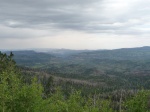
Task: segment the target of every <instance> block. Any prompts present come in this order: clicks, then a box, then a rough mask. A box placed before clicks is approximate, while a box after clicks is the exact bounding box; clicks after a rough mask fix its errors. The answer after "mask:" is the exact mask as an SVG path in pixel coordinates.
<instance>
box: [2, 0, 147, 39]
mask: <svg viewBox="0 0 150 112" xmlns="http://www.w3.org/2000/svg"><path fill="white" fill-rule="evenodd" d="M106 1H107V2H106ZM128 1H129V0H127V2H128ZM134 1H135V2H131V4H130V5H131V7H125V8H124V10H123V11H122V10H119V9H121V8H118V9H115V8H116V7H119V6H116V7H115V6H113V5H112V4H113V2H116V3H117V2H119V0H118V1H117V0H112V2H110V0H99V1H98V0H24V1H23V0H13V1H10V0H0V15H1V16H0V24H1V25H4V26H7V27H12V28H31V29H32V28H36V29H41V28H42V29H62V30H65V29H71V30H82V31H85V32H89V33H94V32H97V33H113V34H118V35H121V34H131V35H139V33H140V34H144V33H145V32H146V33H149V32H148V31H141V32H139V30H138V29H134V28H133V27H136V28H138V27H139V28H140V27H143V24H145V21H143V20H144V19H146V18H150V16H149V11H150V9H149V8H148V7H149V4H148V3H147V2H140V1H139V0H134ZM146 7H147V8H146ZM126 8H127V9H126ZM130 20H137V21H139V22H135V21H130ZM146 20H147V22H150V20H148V19H146ZM30 37H31V36H30Z"/></svg>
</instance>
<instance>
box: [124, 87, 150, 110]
mask: <svg viewBox="0 0 150 112" xmlns="http://www.w3.org/2000/svg"><path fill="white" fill-rule="evenodd" d="M149 100H150V91H144V90H142V91H140V92H138V93H137V95H135V96H134V97H133V98H131V99H129V100H127V101H126V102H125V106H126V112H150V109H149V106H150V105H149V103H150V102H149Z"/></svg>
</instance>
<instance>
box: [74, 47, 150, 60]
mask: <svg viewBox="0 0 150 112" xmlns="http://www.w3.org/2000/svg"><path fill="white" fill-rule="evenodd" d="M72 58H82V59H113V60H148V59H150V47H139V48H123V49H115V50H100V51H99V50H97V51H93V52H86V53H80V54H77V55H74V56H72Z"/></svg>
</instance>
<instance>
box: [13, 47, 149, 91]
mask: <svg viewBox="0 0 150 112" xmlns="http://www.w3.org/2000/svg"><path fill="white" fill-rule="evenodd" d="M54 51H55V50H53V52H51V53H50V52H49V51H47V52H45V51H44V52H42V51H41V52H39V51H38V52H35V51H13V53H14V59H15V61H16V62H17V64H18V65H20V66H26V67H30V68H34V69H36V70H40V71H41V70H42V71H45V72H47V73H48V74H52V75H54V76H59V77H63V78H71V79H79V80H84V81H87V82H90V83H98V84H102V85H105V87H104V86H103V87H104V88H106V87H107V88H108V87H109V90H110V88H113V89H114V88H123V87H124V88H141V87H144V88H150V87H149V84H150V81H149V79H150V47H141V48H124V49H115V50H97V51H85V50H83V51H80V52H77V51H75V52H74V53H73V50H71V51H70V50H64V51H65V52H68V53H67V56H64V55H63V56H62V55H61V54H62V52H63V50H62V51H61V53H60V50H56V52H57V53H55V52H54ZM58 51H59V52H58ZM69 52H70V53H69ZM59 53H60V56H59ZM64 54H65V53H64ZM68 54H69V55H68ZM71 54H72V55H71Z"/></svg>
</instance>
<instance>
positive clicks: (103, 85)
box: [0, 47, 150, 112]
mask: <svg viewBox="0 0 150 112" xmlns="http://www.w3.org/2000/svg"><path fill="white" fill-rule="evenodd" d="M149 51H150V48H149V47H143V48H132V49H117V50H100V51H85V50H84V51H79V52H78V51H75V52H73V51H66V50H65V52H67V55H65V53H64V54H63V55H62V51H61V55H59V50H58V51H57V53H56V52H55V53H52V52H38V51H36V52H35V51H13V53H10V52H8V51H5V52H3V53H0V111H1V112H149V111H150V99H149V98H150V91H149V88H150V87H149V84H150V75H149V72H150V68H149V65H150V62H149V60H150V52H149Z"/></svg>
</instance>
